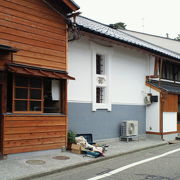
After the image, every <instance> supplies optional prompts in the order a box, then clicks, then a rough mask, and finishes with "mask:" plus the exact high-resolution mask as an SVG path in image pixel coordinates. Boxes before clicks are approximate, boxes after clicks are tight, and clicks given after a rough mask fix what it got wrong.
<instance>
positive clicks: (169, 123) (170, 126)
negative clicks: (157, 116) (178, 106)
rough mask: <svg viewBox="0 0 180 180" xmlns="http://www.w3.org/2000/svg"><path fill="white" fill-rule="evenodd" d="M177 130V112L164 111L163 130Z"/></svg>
mask: <svg viewBox="0 0 180 180" xmlns="http://www.w3.org/2000/svg"><path fill="white" fill-rule="evenodd" d="M172 131H177V112H163V132H172Z"/></svg>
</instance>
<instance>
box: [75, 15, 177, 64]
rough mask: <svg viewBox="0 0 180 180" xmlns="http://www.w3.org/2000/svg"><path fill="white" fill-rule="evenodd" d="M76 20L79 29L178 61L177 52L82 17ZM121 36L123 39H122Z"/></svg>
mask: <svg viewBox="0 0 180 180" xmlns="http://www.w3.org/2000/svg"><path fill="white" fill-rule="evenodd" d="M77 18H79V21H80V20H82V21H80V22H79V24H78V22H77V25H79V26H80V27H82V28H84V29H86V30H87V29H88V30H90V31H91V32H96V33H100V34H102V35H104V36H106V37H109V38H114V39H116V40H119V41H123V42H125V43H129V44H131V45H134V46H139V47H141V48H145V49H149V50H151V51H154V52H156V53H161V54H163V55H164V56H168V57H171V58H173V59H176V60H178V61H179V60H180V54H179V53H177V52H174V51H172V50H169V49H166V48H163V47H161V46H158V45H155V44H153V43H150V42H147V41H145V40H142V39H140V38H137V37H135V36H133V35H130V34H128V33H125V32H123V31H121V30H119V29H118V30H117V29H114V28H111V27H110V26H108V25H106V24H103V23H101V22H98V21H95V20H92V19H90V18H87V17H84V16H78V17H77ZM83 20H87V21H90V22H92V23H95V25H99V26H100V27H99V29H97V26H96V29H95V28H94V27H93V25H92V24H88V23H87V24H86V22H83ZM101 26H103V27H101ZM105 27H106V28H107V30H105V31H106V32H103V31H102V29H104V28H105ZM123 35H124V36H125V37H123Z"/></svg>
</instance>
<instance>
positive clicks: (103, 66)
mask: <svg viewBox="0 0 180 180" xmlns="http://www.w3.org/2000/svg"><path fill="white" fill-rule="evenodd" d="M108 57H109V56H108V54H107V53H106V51H101V50H100V51H97V50H94V55H93V111H96V110H97V109H107V110H108V111H111V104H110V101H109V59H108Z"/></svg>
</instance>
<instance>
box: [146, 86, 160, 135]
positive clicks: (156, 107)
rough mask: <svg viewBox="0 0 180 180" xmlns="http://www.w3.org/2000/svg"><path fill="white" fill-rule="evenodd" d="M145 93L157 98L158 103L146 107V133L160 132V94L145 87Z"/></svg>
mask: <svg viewBox="0 0 180 180" xmlns="http://www.w3.org/2000/svg"><path fill="white" fill-rule="evenodd" d="M146 92H147V93H152V95H155V96H158V102H154V103H152V104H150V105H147V107H146V131H148V132H160V93H159V92H157V91H155V90H153V89H152V88H149V87H147V90H146Z"/></svg>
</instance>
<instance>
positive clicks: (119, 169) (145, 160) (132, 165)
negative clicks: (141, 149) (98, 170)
mask: <svg viewBox="0 0 180 180" xmlns="http://www.w3.org/2000/svg"><path fill="white" fill-rule="evenodd" d="M178 151H180V148H178V149H175V150H172V151H169V152H166V153H164V154H161V155H158V156H154V157H151V158H148V159H144V160H141V161H137V162H135V163H132V164H129V165H126V166H123V167H120V168H118V169H115V170H113V171H110V172H108V173H106V174H103V175H99V176H95V177H93V178H90V179H87V180H98V179H103V178H106V177H108V176H112V175H113V174H117V173H119V172H121V171H124V170H126V169H129V168H131V167H134V166H137V165H140V164H144V163H147V162H149V161H153V160H155V159H159V158H162V157H164V156H168V155H169V154H173V153H175V152H178Z"/></svg>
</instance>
